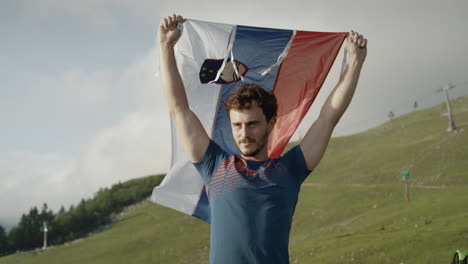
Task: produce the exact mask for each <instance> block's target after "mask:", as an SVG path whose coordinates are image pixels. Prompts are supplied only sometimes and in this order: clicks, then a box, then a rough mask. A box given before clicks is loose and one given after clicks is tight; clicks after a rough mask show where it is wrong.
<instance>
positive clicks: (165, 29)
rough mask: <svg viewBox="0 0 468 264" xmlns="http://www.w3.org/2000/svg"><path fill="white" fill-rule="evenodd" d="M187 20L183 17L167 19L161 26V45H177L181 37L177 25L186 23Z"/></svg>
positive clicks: (174, 16) (173, 16) (162, 21)
mask: <svg viewBox="0 0 468 264" xmlns="http://www.w3.org/2000/svg"><path fill="white" fill-rule="evenodd" d="M184 22H185V19H184V18H183V17H182V16H176V15H175V14H174V15H172V16H168V17H165V18H163V19H162V20H161V23H160V24H159V32H158V35H159V42H160V43H161V45H167V44H169V45H175V44H176V42H177V40H178V39H179V37H180V30H179V29H178V28H177V24H179V23H181V24H182V23H184Z"/></svg>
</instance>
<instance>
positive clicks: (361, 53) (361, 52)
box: [346, 30, 367, 63]
mask: <svg viewBox="0 0 468 264" xmlns="http://www.w3.org/2000/svg"><path fill="white" fill-rule="evenodd" d="M346 50H347V52H348V56H349V58H350V59H351V60H356V62H358V63H363V62H364V60H365V59H366V56H367V39H365V38H364V37H363V36H362V35H360V34H359V33H357V32H354V31H352V30H351V31H350V32H349V35H348V39H347V44H346Z"/></svg>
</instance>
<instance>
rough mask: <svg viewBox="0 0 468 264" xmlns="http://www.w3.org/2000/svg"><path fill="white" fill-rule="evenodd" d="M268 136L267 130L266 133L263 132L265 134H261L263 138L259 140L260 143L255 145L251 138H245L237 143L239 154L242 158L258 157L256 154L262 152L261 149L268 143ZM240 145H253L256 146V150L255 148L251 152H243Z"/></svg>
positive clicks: (255, 142)
mask: <svg viewBox="0 0 468 264" xmlns="http://www.w3.org/2000/svg"><path fill="white" fill-rule="evenodd" d="M268 136H269V135H268V130H267V131H265V134H263V136H262V137H261V138H260V142H258V143H257V140H255V139H252V138H246V139H242V140H239V141H237V148H238V149H239V151H240V153H241V154H242V155H243V156H244V157H255V156H257V155H258V153H260V151H262V149H263V148H264V147H265V145H266V144H267V143H268ZM242 143H253V144H256V145H257V148H255V149H254V150H251V151H249V152H243V151H242V149H241V144H242Z"/></svg>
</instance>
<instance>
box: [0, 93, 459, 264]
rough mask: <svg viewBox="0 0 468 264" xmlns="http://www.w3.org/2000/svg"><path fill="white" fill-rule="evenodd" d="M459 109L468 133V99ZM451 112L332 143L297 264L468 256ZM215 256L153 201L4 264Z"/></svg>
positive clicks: (295, 243)
mask: <svg viewBox="0 0 468 264" xmlns="http://www.w3.org/2000/svg"><path fill="white" fill-rule="evenodd" d="M453 109H455V112H454V118H455V121H456V123H457V125H458V127H460V128H461V129H463V128H465V127H468V97H461V98H458V99H457V100H454V101H453ZM443 112H445V106H444V105H438V106H436V107H433V108H430V109H425V110H421V111H416V112H412V113H410V114H407V115H404V116H401V117H398V118H396V119H394V120H393V121H391V122H387V123H385V124H383V125H381V126H379V127H376V128H373V129H371V130H368V131H366V132H363V133H360V134H356V135H352V136H347V137H340V138H334V139H332V140H331V142H330V146H329V148H328V150H327V153H326V155H325V157H324V158H323V160H322V162H321V163H320V165H319V166H318V167H317V168H316V170H315V171H314V172H313V173H312V174H311V175H310V176H309V178H308V179H307V180H306V181H305V183H304V185H303V187H302V190H301V194H300V199H299V203H298V205H297V209H296V214H295V216H294V221H293V227H292V230H291V239H290V255H291V263H324V264H326V263H372V262H377V263H397V264H399V263H405V264H407V263H425V264H431V263H434V264H435V263H449V262H450V260H451V257H452V255H453V253H454V251H455V250H456V249H468V132H467V131H464V130H463V131H461V132H458V133H447V132H445V129H446V127H447V124H448V122H447V117H446V116H442V115H441V114H442V113H443ZM403 169H409V170H410V172H411V176H410V180H411V181H410V197H411V201H410V202H406V201H405V199H404V185H403V183H401V176H400V171H401V170H403ZM208 252H209V225H208V224H206V223H204V222H202V221H200V220H198V219H195V218H193V217H190V216H186V215H183V214H181V213H178V212H175V211H173V210H170V209H167V208H164V207H162V206H159V205H156V204H153V203H151V202H148V201H144V202H142V203H140V204H137V205H135V206H134V207H133V208H131V209H130V210H129V211H128V213H126V214H124V215H123V216H122V217H121V219H120V221H118V222H116V223H115V224H113V225H112V226H111V227H110V228H108V229H106V230H104V231H102V232H100V233H98V234H95V235H93V236H90V237H88V238H85V239H82V240H78V241H75V242H72V243H69V244H66V245H63V246H58V247H54V248H49V249H47V250H38V251H30V252H24V253H18V254H14V255H11V256H7V257H4V258H0V263H5V264H9V263H18V264H23V263H24V264H28V263H36V264H42V263H44V264H45V263H100V264H104V263H207V262H208Z"/></svg>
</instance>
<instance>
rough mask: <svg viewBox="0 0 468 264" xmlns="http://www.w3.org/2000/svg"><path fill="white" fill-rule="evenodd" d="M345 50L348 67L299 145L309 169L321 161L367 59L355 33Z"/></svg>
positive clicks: (361, 42) (363, 39) (350, 35)
mask: <svg viewBox="0 0 468 264" xmlns="http://www.w3.org/2000/svg"><path fill="white" fill-rule="evenodd" d="M346 50H347V52H348V59H349V61H348V65H347V68H346V71H345V73H344V74H343V75H342V76H341V78H340V81H339V82H338V84H337V85H336V87H335V88H334V89H333V91H332V92H331V94H330V95H329V96H328V98H327V100H326V101H325V104H324V105H323V107H322V110H321V111H320V115H319V117H318V119H317V120H316V121H315V122H314V124H312V126H311V127H310V128H309V130H308V131H307V133H306V135H305V136H304V138H303V139H302V141H301V143H300V145H301V149H302V152H303V154H304V158H305V160H306V163H307V167H308V169H310V170H312V169H314V168H315V167H316V166H317V164H318V163H319V162H320V160H321V159H322V157H323V155H324V153H325V150H326V148H327V145H328V142H329V141H330V137H331V135H332V132H333V129H334V128H335V126H336V124H337V123H338V121H339V120H340V118H341V116H342V115H343V113H344V112H345V111H346V108H348V105H349V103H350V102H351V99H352V98H353V95H354V91H355V90H356V86H357V83H358V79H359V75H360V73H361V68H362V65H363V63H364V60H365V59H366V56H367V40H366V39H365V38H363V36H362V35H359V34H358V33H356V32H353V31H351V32H350V34H349V35H348V39H347V44H346Z"/></svg>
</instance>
